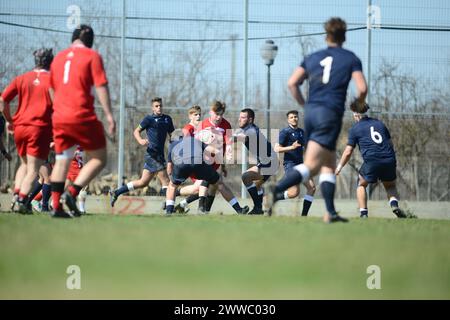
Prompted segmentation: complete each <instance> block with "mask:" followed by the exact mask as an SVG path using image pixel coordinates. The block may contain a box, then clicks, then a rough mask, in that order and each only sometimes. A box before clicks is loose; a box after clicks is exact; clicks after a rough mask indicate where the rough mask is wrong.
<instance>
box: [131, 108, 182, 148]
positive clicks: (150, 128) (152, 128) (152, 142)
mask: <svg viewBox="0 0 450 320" xmlns="http://www.w3.org/2000/svg"><path fill="white" fill-rule="evenodd" d="M139 127H140V128H141V129H143V130H146V132H147V138H148V141H149V145H148V148H147V152H148V153H149V154H157V155H162V156H164V144H165V143H166V138H167V135H168V134H171V133H172V132H173V131H174V130H175V128H174V127H173V122H172V118H171V117H170V116H168V115H165V114H162V115H160V116H157V115H155V114H152V115H147V116H145V118H144V119H143V120H142V121H141V123H140V124H139Z"/></svg>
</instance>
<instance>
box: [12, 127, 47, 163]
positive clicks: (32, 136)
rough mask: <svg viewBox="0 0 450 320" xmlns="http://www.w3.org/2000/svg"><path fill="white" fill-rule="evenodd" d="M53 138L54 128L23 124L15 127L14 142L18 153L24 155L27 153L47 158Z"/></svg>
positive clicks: (43, 158)
mask: <svg viewBox="0 0 450 320" xmlns="http://www.w3.org/2000/svg"><path fill="white" fill-rule="evenodd" d="M51 140H52V128H51V127H50V126H48V127H37V126H22V125H19V126H17V127H15V128H14V142H15V143H16V147H17V153H18V154H19V156H21V157H24V156H26V155H27V154H28V155H30V156H33V157H36V158H39V159H42V160H47V157H48V153H49V152H50V141H51Z"/></svg>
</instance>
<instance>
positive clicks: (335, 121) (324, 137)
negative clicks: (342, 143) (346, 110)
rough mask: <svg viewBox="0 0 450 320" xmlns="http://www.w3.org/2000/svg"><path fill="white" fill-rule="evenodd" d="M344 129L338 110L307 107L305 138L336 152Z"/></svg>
mask: <svg viewBox="0 0 450 320" xmlns="http://www.w3.org/2000/svg"><path fill="white" fill-rule="evenodd" d="M341 128H342V115H341V114H340V112H339V111H338V110H333V109H331V108H326V107H322V106H318V105H306V107H305V137H306V141H309V140H312V141H315V142H317V143H318V144H320V145H321V146H322V147H324V148H326V149H328V150H330V151H334V150H336V141H337V138H338V136H339V133H340V132H341Z"/></svg>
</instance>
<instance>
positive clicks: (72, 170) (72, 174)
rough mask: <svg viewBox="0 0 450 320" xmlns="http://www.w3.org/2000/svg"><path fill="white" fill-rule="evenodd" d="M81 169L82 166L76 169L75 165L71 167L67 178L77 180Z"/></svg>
mask: <svg viewBox="0 0 450 320" xmlns="http://www.w3.org/2000/svg"><path fill="white" fill-rule="evenodd" d="M80 171H81V168H77V169H75V168H73V167H70V168H69V172H68V173H67V180H69V181H72V182H75V180H76V179H77V177H78V174H79V173H80Z"/></svg>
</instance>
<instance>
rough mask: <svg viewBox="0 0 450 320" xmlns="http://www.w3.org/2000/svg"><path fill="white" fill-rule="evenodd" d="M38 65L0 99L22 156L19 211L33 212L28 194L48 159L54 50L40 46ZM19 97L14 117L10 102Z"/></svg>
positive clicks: (18, 182) (36, 52)
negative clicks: (51, 68)
mask: <svg viewBox="0 0 450 320" xmlns="http://www.w3.org/2000/svg"><path fill="white" fill-rule="evenodd" d="M33 54H34V57H35V68H34V69H33V70H32V71H29V72H26V73H24V74H22V75H20V76H18V77H16V78H15V79H14V80H13V81H12V82H11V83H10V84H9V85H8V87H6V89H5V90H4V91H3V94H2V96H1V99H0V111H1V112H3V114H4V116H5V118H6V120H7V121H8V122H9V123H10V125H12V127H13V130H14V141H15V143H16V147H17V153H18V154H19V157H20V162H21V164H20V167H19V169H18V171H17V172H18V173H17V175H16V185H15V194H16V195H15V197H16V198H17V201H18V203H19V212H20V213H23V214H30V213H32V210H31V204H30V203H31V200H32V199H29V197H28V194H29V193H30V191H31V188H32V185H33V182H34V180H35V179H36V177H37V175H38V171H39V167H40V166H41V165H42V164H43V163H44V161H45V159H47V156H48V153H49V151H50V140H51V137H52V128H51V114H52V101H51V98H50V93H49V88H50V73H49V69H50V64H51V63H52V60H53V53H52V49H45V48H42V49H39V50H36V51H35V52H34V53H33ZM16 96H18V99H19V103H18V107H17V110H16V113H15V114H14V116H13V117H11V114H10V108H9V103H10V102H11V101H12V100H13V99H14V98H15V97H16Z"/></svg>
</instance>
